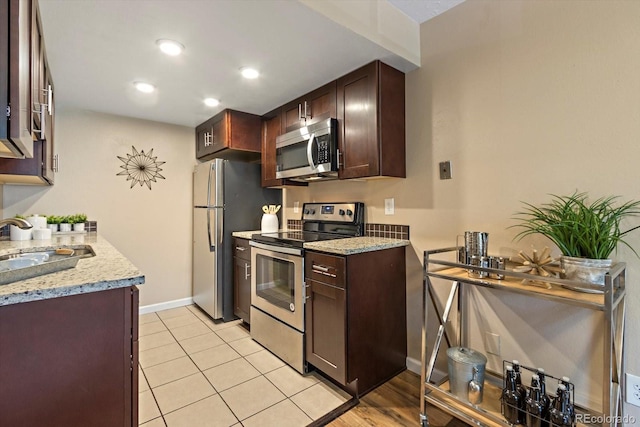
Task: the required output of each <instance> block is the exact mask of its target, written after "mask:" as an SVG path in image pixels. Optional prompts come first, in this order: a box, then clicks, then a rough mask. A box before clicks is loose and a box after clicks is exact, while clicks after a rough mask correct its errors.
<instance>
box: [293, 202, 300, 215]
mask: <svg viewBox="0 0 640 427" xmlns="http://www.w3.org/2000/svg"><path fill="white" fill-rule="evenodd" d="M299 212H300V202H293V213H299Z"/></svg>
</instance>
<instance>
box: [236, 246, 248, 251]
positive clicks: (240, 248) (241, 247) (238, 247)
mask: <svg viewBox="0 0 640 427" xmlns="http://www.w3.org/2000/svg"><path fill="white" fill-rule="evenodd" d="M246 250H247V248H245V247H243V246H236V251H240V252H244V251H246Z"/></svg>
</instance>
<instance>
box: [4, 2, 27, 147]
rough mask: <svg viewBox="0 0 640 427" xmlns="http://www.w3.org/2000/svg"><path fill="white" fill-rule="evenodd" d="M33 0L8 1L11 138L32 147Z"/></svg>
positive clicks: (17, 143) (9, 131) (18, 143)
mask: <svg viewBox="0 0 640 427" xmlns="http://www.w3.org/2000/svg"><path fill="white" fill-rule="evenodd" d="M31 6H32V4H31V0H10V1H9V55H10V57H9V104H10V105H11V118H10V120H9V125H8V139H9V140H11V141H13V143H14V144H15V145H16V146H17V147H19V148H20V149H21V150H22V149H25V148H26V149H28V150H31V149H32V148H31V147H32V146H33V136H32V110H33V108H32V105H31V77H30V71H31V67H30V64H31V13H32V9H31Z"/></svg>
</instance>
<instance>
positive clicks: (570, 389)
mask: <svg viewBox="0 0 640 427" xmlns="http://www.w3.org/2000/svg"><path fill="white" fill-rule="evenodd" d="M561 382H562V384H564V386H565V387H566V388H567V398H568V401H569V412H570V413H571V421H572V422H573V421H575V419H576V411H575V408H574V406H573V403H572V400H571V393H572V392H573V384H571V379H570V378H569V377H562V381H561Z"/></svg>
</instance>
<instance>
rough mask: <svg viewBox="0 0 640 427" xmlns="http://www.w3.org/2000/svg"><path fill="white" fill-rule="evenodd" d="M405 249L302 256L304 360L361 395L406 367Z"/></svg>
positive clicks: (308, 253)
mask: <svg viewBox="0 0 640 427" xmlns="http://www.w3.org/2000/svg"><path fill="white" fill-rule="evenodd" d="M405 274H406V264H405V248H404V247H400V248H392V249H385V250H381V251H373V252H366V253H362V254H355V255H348V256H335V255H329V254H325V253H319V252H306V256H305V282H306V286H307V288H306V291H307V297H308V300H307V305H306V308H305V310H306V314H305V315H306V357H307V362H308V363H310V364H311V365H313V366H315V367H316V368H317V369H318V370H320V371H322V372H323V373H324V374H326V375H328V376H330V377H331V378H333V379H334V380H336V381H337V382H338V383H340V384H342V385H344V386H345V387H346V388H347V389H348V390H350V391H352V392H354V393H358V394H359V395H363V394H365V393H367V392H368V391H370V390H372V389H374V388H375V387H377V386H378V385H380V384H382V383H383V382H385V381H387V380H389V379H390V378H392V377H394V376H395V375H397V374H398V373H399V372H402V371H403V370H404V369H405V368H406V357H407V320H406V319H407V315H406V277H405Z"/></svg>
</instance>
